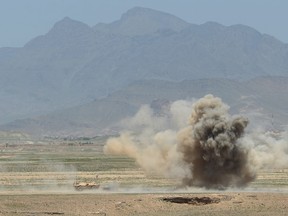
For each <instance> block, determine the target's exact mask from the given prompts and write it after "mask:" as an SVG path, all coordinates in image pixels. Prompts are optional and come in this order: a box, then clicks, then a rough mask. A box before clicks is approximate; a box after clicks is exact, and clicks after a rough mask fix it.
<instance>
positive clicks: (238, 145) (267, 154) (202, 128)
mask: <svg viewBox="0 0 288 216" xmlns="http://www.w3.org/2000/svg"><path fill="white" fill-rule="evenodd" d="M164 108H165V110H163V113H164V114H163V115H156V114H155V112H154V111H153V109H152V108H151V107H149V106H147V105H146V106H143V107H142V108H141V109H140V110H139V112H138V113H137V114H136V115H135V116H134V117H133V118H130V119H126V120H125V121H123V125H125V127H126V128H127V131H123V132H122V133H121V134H120V136H119V137H116V138H111V139H109V140H108V141H107V143H106V145H105V146H104V152H105V153H106V154H114V155H126V156H129V157H131V158H134V159H135V160H136V162H137V163H138V164H139V165H140V166H141V167H142V168H143V169H144V170H145V171H146V172H150V173H154V174H158V175H162V176H164V177H167V178H175V179H179V180H180V181H181V182H182V184H183V185H184V186H200V187H205V188H213V189H225V188H227V187H244V186H246V185H247V184H248V183H249V182H251V181H253V180H254V179H255V178H256V176H257V171H258V170H259V169H262V168H283V167H285V166H287V164H288V163H287V162H288V159H287V156H288V144H287V135H285V134H279V136H272V135H271V134H268V133H264V132H263V131H248V132H245V131H246V130H247V126H248V123H249V121H248V119H247V118H245V117H242V116H231V115H230V114H229V106H228V105H226V104H225V103H223V102H222V100H221V99H220V98H218V97H214V96H213V95H206V96H205V97H203V98H201V99H199V100H197V101H176V102H174V103H171V104H170V105H169V108H167V106H165V107H164ZM191 108H192V114H191ZM189 116H190V119H189Z"/></svg>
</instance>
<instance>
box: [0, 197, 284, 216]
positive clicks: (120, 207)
mask: <svg viewBox="0 0 288 216" xmlns="http://www.w3.org/2000/svg"><path fill="white" fill-rule="evenodd" d="M167 197H185V198H193V197H194V198H195V197H198V198H203V197H209V198H213V199H216V200H218V201H219V202H217V203H211V204H203V203H191V204H189V203H188V204H187V203H182V204H181V203H171V202H167V201H163V198H167ZM0 199H1V201H0V215H71V216H72V215H111V216H112V215H159V216H160V215H167V216H168V215H171V216H172V215H196V214H197V215H283V216H284V215H287V211H288V194H287V193H285V194H283V193H255V192H253V193H252V192H237V193H235V192H234V193H231V192H223V193H201V194H197V193H188V194H170V193H165V194H109V193H108V194H91V193H89V194H30V195H27V194H23V195H1V196H0Z"/></svg>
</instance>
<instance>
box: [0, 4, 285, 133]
mask: <svg viewBox="0 0 288 216" xmlns="http://www.w3.org/2000/svg"><path fill="white" fill-rule="evenodd" d="M287 59H288V45H287V44H284V43H282V42H281V41H279V40H277V39H275V38H274V37H272V36H269V35H266V34H261V33H259V32H258V31H257V30H255V29H253V28H251V27H248V26H244V25H233V26H223V25H221V24H218V23H214V22H207V23H204V24H201V25H195V24H190V23H187V22H185V21H183V20H181V19H179V18H177V17H175V16H173V15H170V14H167V13H163V12H160V11H155V10H152V9H147V8H139V7H137V8H132V9H131V10H129V11H127V12H126V13H125V14H123V15H122V17H121V18H120V19H119V20H117V21H115V22H113V23H110V24H103V23H100V24H97V25H95V26H92V27H90V26H88V25H86V24H84V23H81V22H79V21H75V20H72V19H70V18H68V17H65V18H64V19H62V20H60V21H59V22H57V23H56V24H55V25H54V26H53V28H52V29H51V30H50V31H49V32H48V33H47V34H45V35H42V36H38V37H36V38H34V39H32V40H31V41H29V42H28V43H27V44H26V45H25V46H24V47H21V48H0V74H1V79H0V84H1V89H0V99H1V104H0V111H1V112H0V124H1V125H2V126H1V129H2V130H19V131H24V132H28V133H32V132H33V133H34V134H41V135H63V136H65V135H79V136H81V135H97V134H99V133H109V132H110V131H112V130H117V128H115V124H116V123H117V122H118V121H119V120H121V119H122V118H124V117H127V116H131V115H133V114H134V113H135V112H136V110H137V109H138V108H139V107H140V105H141V104H144V103H148V104H150V103H153V102H155V101H159V103H158V104H160V106H161V101H165V100H167V101H171V100H177V99H191V98H195V97H198V98H199V97H202V96H204V95H205V94H207V93H212V94H214V95H216V96H219V97H222V98H223V100H224V101H225V102H227V103H229V105H230V106H231V107H232V110H234V111H235V112H237V111H239V110H242V111H243V110H245V109H246V110H249V109H250V110H251V109H253V110H254V111H256V110H257V112H261V113H262V114H264V116H265V115H266V116H270V115H273V118H274V120H275V122H277V124H278V125H285V124H287V123H286V122H287V120H288V115H287V110H288V99H287V96H286V95H287V92H288V61H287ZM156 104H157V103H156ZM267 118H268V117H267ZM274 120H273V121H274Z"/></svg>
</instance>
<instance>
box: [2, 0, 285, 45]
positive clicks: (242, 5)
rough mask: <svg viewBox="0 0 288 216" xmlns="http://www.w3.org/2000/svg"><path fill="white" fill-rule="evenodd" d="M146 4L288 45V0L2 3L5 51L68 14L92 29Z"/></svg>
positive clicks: (11, 0)
mask: <svg viewBox="0 0 288 216" xmlns="http://www.w3.org/2000/svg"><path fill="white" fill-rule="evenodd" d="M135 6H142V7H148V8H152V9H157V10H161V11H164V12H168V13H171V14H173V15H176V16H178V17H180V18H182V19H184V20H185V21H188V22H190V23H194V24H202V23H205V22H207V21H215V22H219V23H221V24H224V25H233V24H245V25H248V26H251V27H253V28H255V29H256V30H258V31H260V32H261V33H267V34H270V35H272V36H274V37H276V38H278V39H279V40H281V41H283V42H285V43H288V24H287V20H288V0H0V47H5V46H11V47H19V46H23V45H24V44H25V43H26V42H28V41H29V40H31V39H32V38H34V37H36V36H38V35H41V34H45V33H47V32H48V31H49V30H50V29H51V28H52V26H53V24H54V23H55V22H57V21H59V20H61V19H62V18H63V17H65V16H69V17H70V18H72V19H75V20H79V21H82V22H84V23H86V24H88V25H90V26H93V25H95V24H97V23H99V22H104V23H109V22H112V21H115V20H117V19H119V18H120V16H121V14H123V13H124V12H126V11H127V10H128V9H130V8H132V7H135Z"/></svg>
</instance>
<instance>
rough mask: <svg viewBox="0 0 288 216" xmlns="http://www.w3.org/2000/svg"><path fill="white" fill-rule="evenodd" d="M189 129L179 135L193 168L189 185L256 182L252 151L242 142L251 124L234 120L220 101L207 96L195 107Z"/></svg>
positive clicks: (187, 180)
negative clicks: (249, 157)
mask: <svg viewBox="0 0 288 216" xmlns="http://www.w3.org/2000/svg"><path fill="white" fill-rule="evenodd" d="M190 123H191V124H190V127H189V128H187V129H185V130H183V131H181V132H180V135H179V137H180V138H179V143H178V145H179V151H180V152H181V153H182V154H183V160H184V161H185V162H186V163H187V164H189V165H190V170H191V173H192V175H191V177H186V178H185V179H184V182H185V183H186V184H188V185H199V186H205V187H213V188H215V187H216V188H218V187H227V186H229V185H236V186H242V185H245V184H247V183H248V182H250V181H251V180H253V179H254V178H255V173H254V172H253V171H252V170H250V168H249V164H248V156H249V151H248V149H246V148H245V147H244V146H243V145H242V143H241V140H239V138H241V137H242V135H243V133H244V129H245V128H246V126H247V125H248V120H247V119H246V118H243V117H235V118H232V117H230V116H229V115H228V107H227V106H226V105H225V104H223V103H222V101H221V99H220V98H216V97H213V96H212V95H207V96H205V97H204V98H202V99H200V100H199V101H197V102H196V103H195V104H194V106H193V111H192V115H191V121H190Z"/></svg>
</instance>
